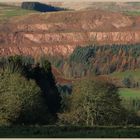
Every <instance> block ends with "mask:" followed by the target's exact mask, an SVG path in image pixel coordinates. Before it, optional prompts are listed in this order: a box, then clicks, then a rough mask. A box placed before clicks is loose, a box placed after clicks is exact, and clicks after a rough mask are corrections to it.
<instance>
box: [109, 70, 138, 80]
mask: <svg viewBox="0 0 140 140" xmlns="http://www.w3.org/2000/svg"><path fill="white" fill-rule="evenodd" d="M109 76H111V77H115V78H121V79H123V78H124V77H128V76H132V77H133V78H134V79H137V80H139V79H140V70H139V69H137V70H128V71H125V72H114V73H112V74H110V75H109Z"/></svg>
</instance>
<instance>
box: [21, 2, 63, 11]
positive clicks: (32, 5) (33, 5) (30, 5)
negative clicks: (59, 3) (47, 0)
mask: <svg viewBox="0 0 140 140" xmlns="http://www.w3.org/2000/svg"><path fill="white" fill-rule="evenodd" d="M21 8H23V9H27V10H35V11H39V12H53V11H62V10H66V9H64V8H60V7H54V6H51V5H47V4H44V3H40V2H23V3H22V5H21Z"/></svg>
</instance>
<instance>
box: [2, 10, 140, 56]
mask: <svg viewBox="0 0 140 140" xmlns="http://www.w3.org/2000/svg"><path fill="white" fill-rule="evenodd" d="M139 23H140V16H126V15H124V14H121V13H116V12H109V11H101V10H98V11H96V10H86V11H65V12H63V11H61V12H52V13H31V14H27V15H23V16H16V17H13V18H11V19H9V21H8V22H7V21H6V23H4V24H1V25H0V42H1V43H0V55H10V54H26V55H32V56H34V57H37V56H40V55H42V54H51V55H59V56H65V57H66V56H68V55H70V54H71V53H72V52H73V51H74V49H75V48H76V47H77V46H78V45H81V46H82V45H87V44H127V43H139V42H140V24H139Z"/></svg>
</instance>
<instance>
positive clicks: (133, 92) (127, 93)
mask: <svg viewBox="0 0 140 140" xmlns="http://www.w3.org/2000/svg"><path fill="white" fill-rule="evenodd" d="M119 92H120V96H121V97H123V98H125V99H128V98H129V99H130V98H132V99H140V89H133V88H121V89H120V90H119Z"/></svg>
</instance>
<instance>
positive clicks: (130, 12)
mask: <svg viewBox="0 0 140 140" xmlns="http://www.w3.org/2000/svg"><path fill="white" fill-rule="evenodd" d="M124 14H125V15H128V16H139V15H140V11H125V12H124Z"/></svg>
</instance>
